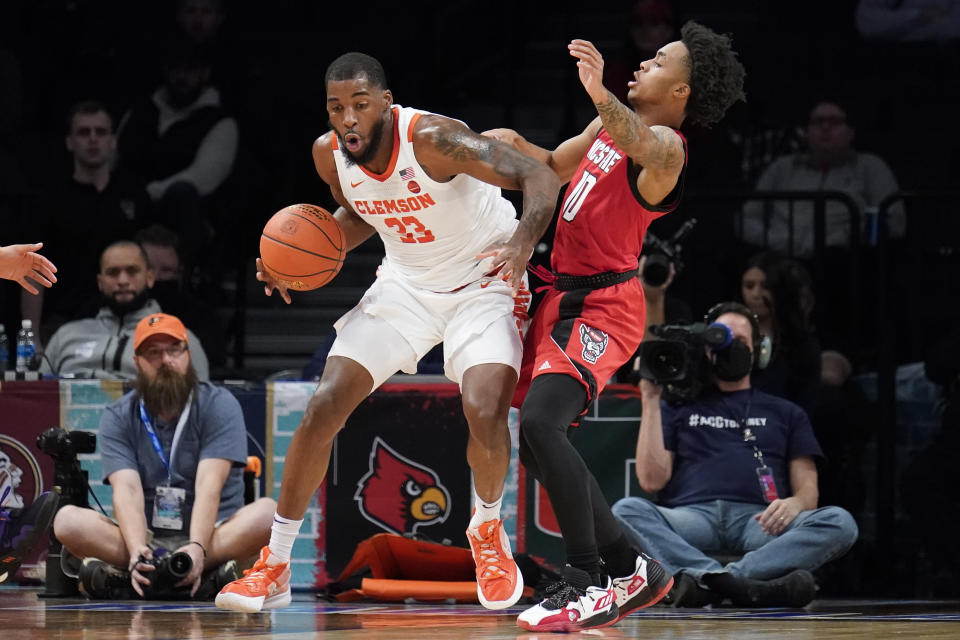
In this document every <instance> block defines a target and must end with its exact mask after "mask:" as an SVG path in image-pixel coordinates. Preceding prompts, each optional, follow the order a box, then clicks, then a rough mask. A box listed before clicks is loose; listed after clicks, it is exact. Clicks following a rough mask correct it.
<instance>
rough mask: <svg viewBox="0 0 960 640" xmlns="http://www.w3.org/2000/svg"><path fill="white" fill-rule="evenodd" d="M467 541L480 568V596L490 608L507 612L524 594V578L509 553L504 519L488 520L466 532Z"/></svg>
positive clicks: (478, 571) (482, 602)
mask: <svg viewBox="0 0 960 640" xmlns="http://www.w3.org/2000/svg"><path fill="white" fill-rule="evenodd" d="M467 540H468V541H469V542H470V551H471V553H473V562H474V563H475V564H476V565H477V597H479V598H480V604H482V605H483V606H484V607H486V608H487V609H506V608H507V607H510V606H512V605H514V604H516V603H517V601H518V600H519V599H520V596H521V595H522V594H523V575H522V574H521V573H520V569H519V567H517V563H516V562H514V560H513V554H512V553H510V539H509V538H508V537H507V532H506V531H504V530H503V522H502V521H501V520H488V521H487V522H484V523H483V524H481V525H480V526H479V527H478V528H477V529H467Z"/></svg>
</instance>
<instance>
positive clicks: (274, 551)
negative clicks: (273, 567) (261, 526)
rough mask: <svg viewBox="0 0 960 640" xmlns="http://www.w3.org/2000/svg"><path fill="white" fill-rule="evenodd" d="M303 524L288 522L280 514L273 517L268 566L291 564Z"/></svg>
mask: <svg viewBox="0 0 960 640" xmlns="http://www.w3.org/2000/svg"><path fill="white" fill-rule="evenodd" d="M302 524H303V520H288V519H287V518H284V517H283V516H281V515H280V514H274V515H273V526H272V527H270V559H269V560H268V561H267V564H282V563H284V562H290V552H291V551H292V550H293V542H294V540H296V539H297V534H298V533H300V525H302Z"/></svg>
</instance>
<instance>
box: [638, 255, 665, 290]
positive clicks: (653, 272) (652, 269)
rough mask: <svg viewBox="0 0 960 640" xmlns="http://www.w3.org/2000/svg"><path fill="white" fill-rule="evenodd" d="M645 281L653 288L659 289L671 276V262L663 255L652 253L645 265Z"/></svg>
mask: <svg viewBox="0 0 960 640" xmlns="http://www.w3.org/2000/svg"><path fill="white" fill-rule="evenodd" d="M641 275H642V276H643V281H644V282H646V283H647V284H648V285H650V286H651V287H659V286H660V285H662V284H663V283H664V282H666V281H667V277H669V276H670V260H669V259H668V258H667V256H665V255H663V254H662V253H651V254H650V255H648V256H647V261H646V262H645V263H644V264H643V274H641Z"/></svg>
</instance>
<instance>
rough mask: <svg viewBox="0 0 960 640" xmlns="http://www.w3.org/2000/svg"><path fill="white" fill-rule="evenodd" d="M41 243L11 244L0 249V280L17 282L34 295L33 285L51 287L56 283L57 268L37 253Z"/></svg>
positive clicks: (35, 290)
mask: <svg viewBox="0 0 960 640" xmlns="http://www.w3.org/2000/svg"><path fill="white" fill-rule="evenodd" d="M42 248H43V243H42V242H37V243H35V244H11V245H8V246H6V247H0V278H5V279H7V280H14V281H15V282H19V283H20V286H21V287H23V288H24V289H26V290H27V291H29V292H30V293H32V294H34V295H36V294H37V289H36V287H34V286H33V283H34V282H36V283H39V284H41V285H43V286H44V287H51V286H52V285H53V283H54V282H56V281H57V276H55V275H53V274H54V273H56V271H57V268H56V267H55V266H54V265H53V263H52V262H50V261H49V260H48V259H47V258H45V257H43V256H42V255H40V254H39V253H37V251H40V249H42Z"/></svg>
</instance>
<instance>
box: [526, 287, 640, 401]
mask: <svg viewBox="0 0 960 640" xmlns="http://www.w3.org/2000/svg"><path fill="white" fill-rule="evenodd" d="M645 316H646V307H645V306H644V300H643V288H642V287H641V285H640V281H639V280H638V279H636V278H634V279H632V280H628V281H627V282H621V283H620V284H617V285H614V286H612V287H604V288H602V289H576V290H573V291H557V290H556V289H550V290H548V291H547V294H546V296H544V298H543V300H542V301H541V302H540V305H539V306H538V307H537V311H536V313H535V315H534V316H533V320H532V321H531V323H530V328H529V329H528V331H527V334H526V337H525V339H524V344H523V361H522V364H521V366H520V378H519V380H518V381H517V390H516V393H515V394H514V397H513V402H512V404H513V406H515V407H520V406H521V405H522V404H523V399H524V397H526V394H527V390H528V389H529V388H530V383H531V382H532V381H533V379H534V378H536V377H537V376H541V375H545V374H549V373H562V374H566V375H568V376H571V377H572V378H575V379H577V380H580V382H581V383H582V384H583V386H584V387H585V388H586V390H587V405H586V406H584V408H583V410H584V411H586V410H587V406H589V404H590V402H592V401H593V399H594V398H596V397H597V395H599V394H600V392H601V391H602V390H603V388H604V386H606V384H607V382H608V381H609V380H610V378H611V377H612V376H613V374H614V373H616V371H617V369H619V368H620V366H621V365H623V363H624V362H626V361H627V360H629V359H630V357H631V356H633V354H634V353H635V352H636V350H637V347H638V346H639V345H640V340H641V339H642V338H643V325H644V318H645Z"/></svg>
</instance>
